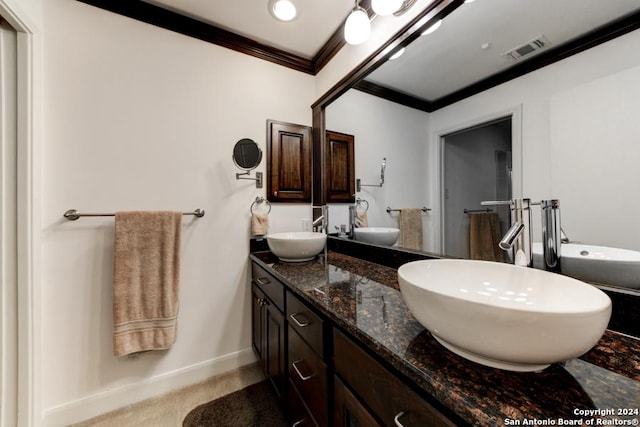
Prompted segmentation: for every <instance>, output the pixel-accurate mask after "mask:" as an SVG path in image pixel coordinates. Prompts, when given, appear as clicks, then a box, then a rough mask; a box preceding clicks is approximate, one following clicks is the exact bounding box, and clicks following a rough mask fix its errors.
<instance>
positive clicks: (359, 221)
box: [355, 211, 369, 227]
mask: <svg viewBox="0 0 640 427" xmlns="http://www.w3.org/2000/svg"><path fill="white" fill-rule="evenodd" d="M355 226H356V227H368V226H369V221H368V220H367V213H366V212H365V211H360V212H356V219H355Z"/></svg>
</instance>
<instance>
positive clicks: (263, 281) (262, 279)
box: [256, 277, 271, 286]
mask: <svg viewBox="0 0 640 427" xmlns="http://www.w3.org/2000/svg"><path fill="white" fill-rule="evenodd" d="M256 283H257V284H258V285H260V286H264V285H268V284H269V283H271V280H269V279H268V278H266V277H258V278H257V279H256Z"/></svg>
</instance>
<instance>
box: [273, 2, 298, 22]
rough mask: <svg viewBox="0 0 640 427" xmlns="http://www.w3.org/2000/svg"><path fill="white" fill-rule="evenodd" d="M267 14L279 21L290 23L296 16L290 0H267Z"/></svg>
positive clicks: (294, 7)
mask: <svg viewBox="0 0 640 427" xmlns="http://www.w3.org/2000/svg"><path fill="white" fill-rule="evenodd" d="M268 7H269V13H271V15H272V16H273V17H274V18H276V19H277V20H279V21H284V22H288V21H292V20H293V19H294V18H295V17H296V16H298V11H297V9H296V5H295V4H293V2H292V1H291V0H269V6H268Z"/></svg>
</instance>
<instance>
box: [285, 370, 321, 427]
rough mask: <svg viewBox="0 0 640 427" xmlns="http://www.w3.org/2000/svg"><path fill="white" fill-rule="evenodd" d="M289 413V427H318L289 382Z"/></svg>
mask: <svg viewBox="0 0 640 427" xmlns="http://www.w3.org/2000/svg"><path fill="white" fill-rule="evenodd" d="M289 411H290V413H289V425H290V426H291V427H318V424H316V422H315V421H314V419H313V417H312V416H311V414H310V413H309V410H308V409H307V405H305V404H304V402H303V400H302V397H300V394H298V390H296V388H295V386H294V385H293V383H292V382H291V381H290V382H289Z"/></svg>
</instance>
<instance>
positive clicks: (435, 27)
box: [422, 19, 442, 36]
mask: <svg viewBox="0 0 640 427" xmlns="http://www.w3.org/2000/svg"><path fill="white" fill-rule="evenodd" d="M440 25H442V19H441V20H439V21H438V22H436V23H435V24H433V25H432V26H430V27H429V28H427V29H426V30H424V32H423V33H422V35H423V36H427V35H429V34H431V33H433V32H434V31H435V30H437V29H438V28H440Z"/></svg>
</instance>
